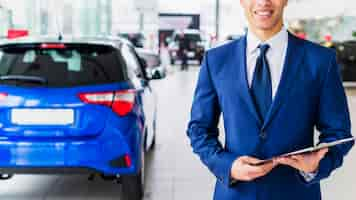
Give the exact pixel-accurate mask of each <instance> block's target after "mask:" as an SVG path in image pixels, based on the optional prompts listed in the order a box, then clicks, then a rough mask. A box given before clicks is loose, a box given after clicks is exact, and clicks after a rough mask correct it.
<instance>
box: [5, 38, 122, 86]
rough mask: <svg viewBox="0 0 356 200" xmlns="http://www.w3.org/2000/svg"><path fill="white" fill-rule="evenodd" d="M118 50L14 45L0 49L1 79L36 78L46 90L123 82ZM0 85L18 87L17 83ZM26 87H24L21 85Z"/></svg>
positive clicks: (71, 45)
mask: <svg viewBox="0 0 356 200" xmlns="http://www.w3.org/2000/svg"><path fill="white" fill-rule="evenodd" d="M117 52H118V51H117V50H116V49H114V48H113V47H110V46H104V45H87V44H75V45H74V44H66V45H65V48H58V49H56V48H50V49H48V48H41V47H40V45H23V46H22V45H16V46H6V47H3V48H0V77H1V76H9V75H21V76H36V77H41V78H44V79H46V80H47V83H46V85H45V86H48V87H67V86H81V85H93V84H107V83H113V82H119V81H124V79H125V76H124V73H123V71H124V70H125V69H123V68H124V67H125V66H124V65H123V64H122V62H120V61H119V57H118V56H117ZM0 84H10V85H14V84H16V85H18V84H20V83H19V82H18V81H14V80H8V81H1V82H0ZM24 84H25V83H24Z"/></svg>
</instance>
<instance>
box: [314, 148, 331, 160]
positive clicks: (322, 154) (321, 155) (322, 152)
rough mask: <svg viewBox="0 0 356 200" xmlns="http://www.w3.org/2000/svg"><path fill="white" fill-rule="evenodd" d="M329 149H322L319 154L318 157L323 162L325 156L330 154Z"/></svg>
mask: <svg viewBox="0 0 356 200" xmlns="http://www.w3.org/2000/svg"><path fill="white" fill-rule="evenodd" d="M328 151H329V149H328V148H325V149H321V150H319V151H318V152H317V156H318V158H319V159H320V160H321V159H323V158H324V156H325V155H326V154H327V153H328Z"/></svg>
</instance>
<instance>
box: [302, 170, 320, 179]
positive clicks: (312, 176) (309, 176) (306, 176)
mask: <svg viewBox="0 0 356 200" xmlns="http://www.w3.org/2000/svg"><path fill="white" fill-rule="evenodd" d="M299 173H300V175H302V176H303V178H304V180H305V181H306V182H310V181H312V180H313V179H314V178H315V177H316V176H317V175H318V171H316V172H313V173H307V172H303V171H299Z"/></svg>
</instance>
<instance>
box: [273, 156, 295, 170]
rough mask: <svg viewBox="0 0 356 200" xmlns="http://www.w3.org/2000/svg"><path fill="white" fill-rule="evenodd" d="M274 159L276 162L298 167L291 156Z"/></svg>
mask: <svg viewBox="0 0 356 200" xmlns="http://www.w3.org/2000/svg"><path fill="white" fill-rule="evenodd" d="M276 161H277V162H278V163H280V164H283V165H289V166H291V167H294V168H298V167H299V163H298V161H297V160H294V159H292V158H288V157H283V158H278V159H277V160H276Z"/></svg>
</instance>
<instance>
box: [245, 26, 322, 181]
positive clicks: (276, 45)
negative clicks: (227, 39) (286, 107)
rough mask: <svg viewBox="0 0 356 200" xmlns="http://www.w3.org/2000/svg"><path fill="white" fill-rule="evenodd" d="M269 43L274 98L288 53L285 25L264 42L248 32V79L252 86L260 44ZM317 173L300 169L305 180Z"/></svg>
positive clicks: (268, 60)
mask: <svg viewBox="0 0 356 200" xmlns="http://www.w3.org/2000/svg"><path fill="white" fill-rule="evenodd" d="M263 44H268V45H269V46H270V48H269V49H268V51H267V53H266V57H267V62H268V65H269V70H270V72H271V81H272V99H274V97H275V96H276V93H277V89H278V86H279V82H280V81H281V76H282V72H283V67H284V62H285V58H286V54H287V46H288V32H287V29H286V28H285V27H283V28H282V30H281V31H279V32H278V33H277V34H276V35H274V36H273V37H271V38H270V39H268V40H267V41H264V42H262V41H261V40H260V39H259V38H258V37H257V36H256V35H255V34H253V33H252V32H250V31H249V32H248V33H247V48H246V64H247V80H248V85H249V87H251V85H252V79H253V74H254V72H255V68H256V62H257V58H258V56H259V55H260V49H259V48H258V46H259V45H263ZM317 173H318V172H316V173H305V172H302V171H300V174H301V175H302V176H303V177H304V179H305V181H307V182H310V181H311V180H313V179H314V178H315V176H316V175H317Z"/></svg>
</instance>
